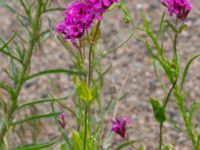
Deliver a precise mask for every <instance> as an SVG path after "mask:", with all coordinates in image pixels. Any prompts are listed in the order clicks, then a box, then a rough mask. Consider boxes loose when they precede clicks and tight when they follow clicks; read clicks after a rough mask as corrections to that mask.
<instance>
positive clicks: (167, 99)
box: [163, 79, 178, 109]
mask: <svg viewBox="0 0 200 150" xmlns="http://www.w3.org/2000/svg"><path fill="white" fill-rule="evenodd" d="M177 81H178V79H176V80H175V81H174V83H173V85H172V87H171V89H170V90H169V93H168V94H167V97H166V99H165V101H164V104H163V107H164V108H165V109H166V107H167V103H168V101H169V98H170V95H171V93H172V91H173V89H174V88H175V86H176V83H177Z"/></svg>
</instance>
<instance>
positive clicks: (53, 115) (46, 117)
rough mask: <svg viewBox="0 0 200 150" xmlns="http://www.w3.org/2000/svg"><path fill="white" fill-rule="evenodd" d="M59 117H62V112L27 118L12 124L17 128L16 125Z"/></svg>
mask: <svg viewBox="0 0 200 150" xmlns="http://www.w3.org/2000/svg"><path fill="white" fill-rule="evenodd" d="M58 115H60V112H55V113H49V114H43V115H36V116H31V117H27V118H25V119H23V120H19V121H15V122H13V123H12V125H14V126H15V125H18V124H22V123H26V122H30V121H37V120H40V119H49V118H54V117H57V116H58Z"/></svg>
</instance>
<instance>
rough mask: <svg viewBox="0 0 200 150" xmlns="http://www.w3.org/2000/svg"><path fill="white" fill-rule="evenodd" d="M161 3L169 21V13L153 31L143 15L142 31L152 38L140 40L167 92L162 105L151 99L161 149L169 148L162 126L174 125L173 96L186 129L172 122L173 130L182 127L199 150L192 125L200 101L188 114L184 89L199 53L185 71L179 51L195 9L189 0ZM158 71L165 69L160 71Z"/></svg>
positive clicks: (196, 135) (194, 147)
mask: <svg viewBox="0 0 200 150" xmlns="http://www.w3.org/2000/svg"><path fill="white" fill-rule="evenodd" d="M161 4H162V5H163V6H164V7H166V8H167V14H169V16H171V17H170V19H167V17H166V13H163V15H162V18H161V20H160V25H159V29H158V30H157V32H156V33H155V32H153V30H154V29H152V28H151V26H150V23H149V21H148V20H147V18H146V17H145V15H142V16H143V20H144V30H143V31H145V32H146V35H147V36H148V38H149V39H150V41H149V39H141V40H142V41H143V42H144V43H145V45H146V47H147V50H148V52H149V54H150V55H151V56H152V59H153V65H154V70H155V74H156V77H157V78H158V80H159V81H160V83H161V85H162V86H163V90H164V91H167V92H166V96H165V97H164V98H163V100H162V103H161V100H157V99H155V98H151V99H150V102H151V105H152V108H153V111H154V116H155V119H156V121H157V122H158V123H159V124H160V129H159V132H160V134H159V137H160V138H159V139H160V140H159V150H162V149H166V148H167V149H169V147H168V144H167V143H165V142H164V140H163V124H164V123H165V122H166V121H168V122H169V123H170V124H171V121H170V120H171V119H170V118H169V116H168V115H167V108H168V102H169V100H171V98H170V97H173V98H174V99H175V101H176V105H177V107H178V109H179V114H180V116H181V117H182V120H183V122H184V129H183V130H181V129H182V128H183V127H180V126H179V125H178V123H173V124H174V127H177V128H179V129H180V130H181V131H183V132H184V133H185V134H186V135H187V136H188V138H189V139H190V140H191V143H192V145H193V149H194V150H199V149H200V143H199V140H200V136H199V135H200V133H199V132H198V131H197V129H196V128H195V125H194V124H193V122H192V120H193V117H194V115H195V113H194V112H196V111H197V110H198V108H199V102H194V103H193V104H192V105H191V106H190V108H189V111H188V110H187V108H186V104H185V94H184V90H183V88H184V84H185V81H186V77H187V74H188V70H189V68H190V65H191V64H192V62H193V61H194V60H195V59H197V58H198V57H199V56H200V54H197V55H194V56H192V57H191V58H190V59H189V60H188V62H187V63H186V64H185V67H184V69H183V70H182V69H181V67H180V64H181V63H182V62H180V60H181V59H180V57H181V56H180V53H179V50H178V49H177V41H178V37H179V36H180V35H181V33H182V32H183V31H184V30H186V29H187V25H186V24H185V20H186V19H187V17H188V15H189V13H190V11H191V9H192V4H191V1H190V0H161ZM172 17H173V18H176V19H175V21H172V20H171V18H172ZM169 31H170V32H169ZM166 36H168V37H169V38H170V39H171V41H172V43H171V45H172V53H173V57H172V58H170V57H168V56H167V55H166V52H165V46H164V45H165V39H166ZM159 68H162V69H161V70H159ZM160 72H164V74H165V76H166V77H167V79H168V83H169V84H170V85H171V87H170V88H168V86H167V84H164V82H163V81H162V80H161V78H160Z"/></svg>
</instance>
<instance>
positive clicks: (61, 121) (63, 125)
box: [59, 112, 67, 129]
mask: <svg viewBox="0 0 200 150" xmlns="http://www.w3.org/2000/svg"><path fill="white" fill-rule="evenodd" d="M66 117H67V113H66V112H63V113H61V114H60V115H59V124H60V126H61V127H62V128H63V129H65V126H66V123H65V118H66Z"/></svg>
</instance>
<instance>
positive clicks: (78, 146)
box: [72, 130, 83, 150]
mask: <svg viewBox="0 0 200 150" xmlns="http://www.w3.org/2000/svg"><path fill="white" fill-rule="evenodd" d="M72 142H73V146H74V150H82V149H83V144H82V141H81V138H80V135H79V133H78V132H77V131H75V130H73V131H72Z"/></svg>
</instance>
